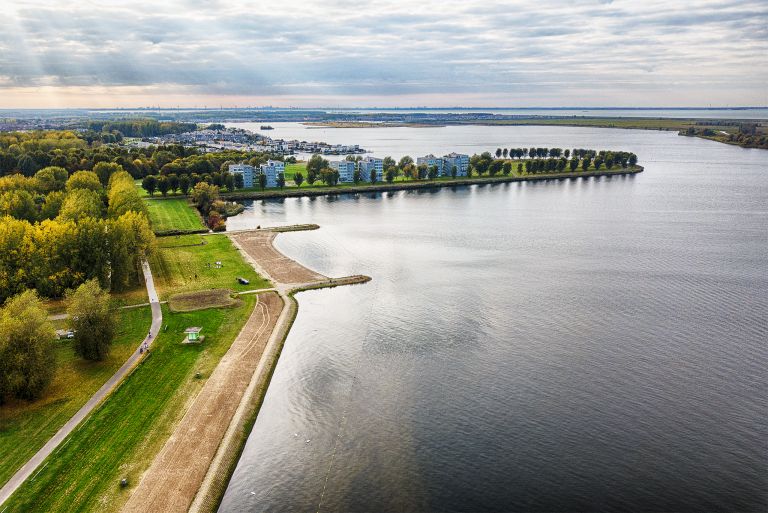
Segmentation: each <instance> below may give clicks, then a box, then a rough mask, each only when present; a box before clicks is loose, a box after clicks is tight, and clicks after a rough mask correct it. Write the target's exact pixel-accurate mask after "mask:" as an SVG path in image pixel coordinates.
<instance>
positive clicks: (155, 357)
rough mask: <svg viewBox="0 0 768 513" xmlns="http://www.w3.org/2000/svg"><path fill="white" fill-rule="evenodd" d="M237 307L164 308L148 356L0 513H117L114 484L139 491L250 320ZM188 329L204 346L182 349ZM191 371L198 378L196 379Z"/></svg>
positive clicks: (247, 308)
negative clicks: (197, 332)
mask: <svg viewBox="0 0 768 513" xmlns="http://www.w3.org/2000/svg"><path fill="white" fill-rule="evenodd" d="M242 300H243V304H242V306H239V307H236V308H230V309H220V310H217V309H211V310H204V311H198V312H190V313H171V312H170V311H169V310H168V309H167V308H164V311H163V316H164V320H163V323H164V324H166V325H167V331H163V332H161V334H160V336H159V337H158V338H157V340H156V342H155V345H154V346H153V349H152V352H151V353H150V355H149V356H148V357H147V358H146V359H145V360H144V362H143V363H142V364H141V365H139V366H138V367H137V369H136V370H135V371H134V372H133V373H132V374H131V375H130V376H129V377H128V378H127V379H126V381H124V382H123V384H122V385H121V386H120V387H119V388H118V389H117V390H116V391H115V392H114V394H113V395H112V396H111V397H110V398H109V400H107V401H106V402H105V403H103V404H102V405H101V406H100V407H99V408H98V409H97V410H96V411H95V412H94V413H93V414H92V415H91V416H90V417H89V418H88V419H87V420H86V421H85V422H84V423H83V424H82V425H81V426H80V427H79V428H78V429H77V430H76V431H75V432H74V433H72V435H70V437H69V438H68V439H67V440H66V441H65V442H64V444H62V446H61V448H60V449H59V450H57V452H55V453H54V454H53V455H52V456H51V457H50V458H48V459H47V460H46V463H44V464H43V465H44V466H43V467H41V470H40V472H39V473H37V475H34V474H33V476H34V479H30V480H28V481H27V482H26V483H24V484H23V485H22V486H21V487H20V488H19V490H18V491H17V492H16V493H15V494H14V495H13V496H12V497H11V499H10V500H9V501H8V502H7V506H8V508H7V511H5V512H4V513H11V512H24V513H34V512H83V511H100V512H101V511H117V510H119V509H120V507H121V506H122V505H123V504H124V503H125V501H126V500H127V498H128V494H129V493H130V492H129V490H124V489H121V488H120V486H119V480H120V479H121V478H123V477H127V478H128V480H129V483H130V487H134V486H136V485H137V484H138V482H139V480H140V478H141V474H142V472H143V471H144V470H146V468H148V466H149V465H150V464H151V462H152V459H153V458H154V456H155V455H156V454H157V452H158V451H159V450H160V449H161V448H162V446H163V444H164V443H165V441H166V440H167V438H168V436H169V435H170V434H171V433H172V431H173V428H174V426H175V424H176V423H177V422H178V420H180V418H181V416H182V415H183V413H184V411H185V407H186V405H187V404H188V401H190V400H191V398H193V397H194V396H195V395H196V394H197V393H198V392H199V391H200V389H201V387H202V386H203V384H204V383H205V378H206V377H208V376H209V375H210V373H211V372H212V371H213V369H214V368H215V366H216V365H217V364H218V362H219V360H220V359H221V357H222V356H223V355H224V354H225V353H226V351H227V350H228V349H229V346H230V345H231V343H232V341H233V340H234V339H235V337H236V335H237V333H238V332H239V331H240V329H241V328H242V326H243V325H244V323H245V322H246V320H247V319H248V316H249V315H250V313H251V311H252V309H253V306H254V304H255V301H256V297H254V296H244V297H243V298H242ZM189 326H203V334H204V335H205V341H204V342H203V343H202V344H190V345H183V344H181V343H180V342H181V340H182V338H183V337H184V333H183V332H184V329H185V328H187V327H189ZM197 371H199V372H201V373H202V379H196V378H195V373H196V372H197ZM3 461H4V465H3V466H5V460H3Z"/></svg>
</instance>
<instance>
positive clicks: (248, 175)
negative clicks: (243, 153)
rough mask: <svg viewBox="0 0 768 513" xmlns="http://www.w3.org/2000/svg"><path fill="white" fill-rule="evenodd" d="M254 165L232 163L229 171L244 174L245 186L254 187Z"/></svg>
mask: <svg viewBox="0 0 768 513" xmlns="http://www.w3.org/2000/svg"><path fill="white" fill-rule="evenodd" d="M255 171H256V170H255V169H254V167H253V166H249V165H248V164H230V165H229V172H230V173H232V174H233V175H235V174H239V175H243V187H253V175H254V174H255Z"/></svg>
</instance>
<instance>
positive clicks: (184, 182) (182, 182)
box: [142, 174, 243, 196]
mask: <svg viewBox="0 0 768 513" xmlns="http://www.w3.org/2000/svg"><path fill="white" fill-rule="evenodd" d="M238 176H239V177H240V183H241V184H242V181H243V175H240V174H238V175H235V184H237V177H238ZM142 185H143V182H142ZM241 187H242V185H241ZM179 190H180V191H181V193H182V194H184V195H185V196H186V195H187V193H188V192H189V176H187V175H181V176H180V177H179Z"/></svg>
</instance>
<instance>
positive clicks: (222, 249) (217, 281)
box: [150, 235, 271, 299]
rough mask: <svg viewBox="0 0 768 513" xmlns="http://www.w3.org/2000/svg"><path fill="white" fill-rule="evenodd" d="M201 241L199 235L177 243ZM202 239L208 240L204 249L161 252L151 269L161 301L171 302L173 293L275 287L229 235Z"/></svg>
mask: <svg viewBox="0 0 768 513" xmlns="http://www.w3.org/2000/svg"><path fill="white" fill-rule="evenodd" d="M200 238H201V237H200V236H199V235H185V236H181V237H179V238H178V239H176V241H177V242H178V243H179V244H183V243H184V242H186V241H189V242H191V243H194V241H198V240H199V239H200ZM202 239H203V240H204V241H205V244H204V245H202V246H183V245H181V246H179V247H167V248H163V247H159V248H158V249H157V251H156V252H155V255H154V256H153V257H152V258H151V260H150V266H151V267H152V272H153V274H154V278H155V286H156V287H157V289H158V293H159V294H160V297H161V299H167V297H168V296H169V295H170V294H175V293H179V292H192V291H195V290H205V289H221V288H226V289H230V290H234V291H236V292H242V291H245V290H253V289H262V288H267V287H270V286H271V285H270V283H269V281H267V280H265V279H264V278H262V277H261V276H259V275H258V274H256V271H254V269H253V267H252V266H251V265H250V264H249V263H248V262H246V261H245V260H244V259H243V256H242V255H241V254H240V252H239V251H238V250H237V248H235V246H234V245H232V241H230V240H229V238H228V237H227V236H226V235H207V236H205V237H202ZM215 262H221V263H222V267H221V268H220V269H217V268H216V266H215V265H214V263H215ZM208 264H210V266H209V265H208ZM240 276H242V277H243V278H246V279H247V280H249V281H250V282H251V283H250V284H249V285H240V284H239V283H238V282H237V278H238V277H240Z"/></svg>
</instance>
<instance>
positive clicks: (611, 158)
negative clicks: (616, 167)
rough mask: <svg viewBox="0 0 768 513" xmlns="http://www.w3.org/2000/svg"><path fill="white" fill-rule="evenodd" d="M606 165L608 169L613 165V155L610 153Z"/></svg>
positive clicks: (606, 158)
mask: <svg viewBox="0 0 768 513" xmlns="http://www.w3.org/2000/svg"><path fill="white" fill-rule="evenodd" d="M605 167H606V169H611V168H612V167H613V155H611V154H610V153H609V154H608V156H606V157H605Z"/></svg>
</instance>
